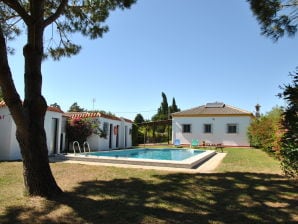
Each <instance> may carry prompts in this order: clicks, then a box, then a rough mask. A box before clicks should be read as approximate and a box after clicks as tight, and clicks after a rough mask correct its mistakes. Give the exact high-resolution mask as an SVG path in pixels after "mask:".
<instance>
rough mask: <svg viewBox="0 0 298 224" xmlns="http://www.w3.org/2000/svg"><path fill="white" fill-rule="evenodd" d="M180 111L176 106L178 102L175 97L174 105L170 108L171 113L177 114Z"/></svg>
mask: <svg viewBox="0 0 298 224" xmlns="http://www.w3.org/2000/svg"><path fill="white" fill-rule="evenodd" d="M179 111H180V109H179V108H178V106H177V104H176V100H175V98H174V97H173V100H172V105H171V106H170V113H175V112H179Z"/></svg>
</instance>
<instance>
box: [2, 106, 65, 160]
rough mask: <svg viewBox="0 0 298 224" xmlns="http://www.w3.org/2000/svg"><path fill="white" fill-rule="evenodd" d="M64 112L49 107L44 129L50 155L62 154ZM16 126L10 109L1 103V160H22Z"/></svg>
mask: <svg viewBox="0 0 298 224" xmlns="http://www.w3.org/2000/svg"><path fill="white" fill-rule="evenodd" d="M62 113H63V112H62V111H61V110H60V109H58V108H56V107H48V110H47V112H46V115H45V123H44V128H45V132H46V136H47V145H48V151H49V154H56V153H59V152H60V142H61V141H60V138H61V123H62ZM15 133H16V125H15V123H14V121H13V119H12V116H11V115H10V111H9V109H8V107H7V106H6V105H5V103H4V102H3V101H0V160H17V159H21V153H20V147H19V144H18V141H17V139H16V135H15Z"/></svg>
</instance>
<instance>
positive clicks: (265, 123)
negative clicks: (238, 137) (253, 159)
mask: <svg viewBox="0 0 298 224" xmlns="http://www.w3.org/2000/svg"><path fill="white" fill-rule="evenodd" d="M281 114H282V110H281V108H278V107H276V108H273V109H272V110H271V111H270V112H269V113H267V114H266V115H263V116H261V117H260V118H256V119H255V120H254V121H253V122H252V123H251V124H250V126H249V128H248V138H249V141H250V144H251V146H253V147H255V148H261V149H264V150H265V151H267V152H269V153H272V154H275V155H276V156H279V153H280V149H281V138H282V136H283V129H282V126H281V119H282V116H281Z"/></svg>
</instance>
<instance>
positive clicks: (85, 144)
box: [72, 141, 91, 154]
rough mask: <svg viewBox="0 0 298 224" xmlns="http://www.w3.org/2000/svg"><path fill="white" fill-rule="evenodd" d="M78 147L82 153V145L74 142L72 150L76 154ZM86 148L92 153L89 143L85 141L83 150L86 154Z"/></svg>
mask: <svg viewBox="0 0 298 224" xmlns="http://www.w3.org/2000/svg"><path fill="white" fill-rule="evenodd" d="M76 147H77V148H78V149H79V152H80V153H82V150H81V146H80V143H79V142H78V141H74V142H73V143H72V150H73V153H74V154H76ZM86 148H87V149H88V151H89V152H91V150H90V146H89V143H88V142H86V141H85V142H84V143H83V150H84V153H86Z"/></svg>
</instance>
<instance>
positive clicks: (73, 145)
mask: <svg viewBox="0 0 298 224" xmlns="http://www.w3.org/2000/svg"><path fill="white" fill-rule="evenodd" d="M76 144H77V146H78V149H79V151H80V153H82V151H81V147H80V143H79V142H78V141H74V142H73V143H72V149H73V153H74V154H76V149H75V145H76Z"/></svg>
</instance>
